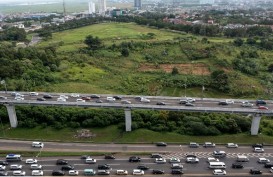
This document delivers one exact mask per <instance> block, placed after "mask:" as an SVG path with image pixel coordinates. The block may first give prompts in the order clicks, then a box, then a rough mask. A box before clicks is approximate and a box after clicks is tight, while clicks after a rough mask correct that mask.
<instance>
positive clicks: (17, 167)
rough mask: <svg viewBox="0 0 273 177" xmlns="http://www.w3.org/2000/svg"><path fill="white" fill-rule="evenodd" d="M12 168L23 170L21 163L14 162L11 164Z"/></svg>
mask: <svg viewBox="0 0 273 177" xmlns="http://www.w3.org/2000/svg"><path fill="white" fill-rule="evenodd" d="M9 169H10V170H21V169H22V165H19V164H12V165H10V166H9Z"/></svg>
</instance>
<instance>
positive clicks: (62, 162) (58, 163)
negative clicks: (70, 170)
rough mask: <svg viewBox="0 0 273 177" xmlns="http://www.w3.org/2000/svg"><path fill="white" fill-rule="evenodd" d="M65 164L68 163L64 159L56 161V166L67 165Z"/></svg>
mask: <svg viewBox="0 0 273 177" xmlns="http://www.w3.org/2000/svg"><path fill="white" fill-rule="evenodd" d="M67 164H68V161H67V160H64V159H58V160H57V161H56V165H67Z"/></svg>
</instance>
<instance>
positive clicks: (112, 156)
mask: <svg viewBox="0 0 273 177" xmlns="http://www.w3.org/2000/svg"><path fill="white" fill-rule="evenodd" d="M104 159H116V158H115V156H114V155H105V156H104Z"/></svg>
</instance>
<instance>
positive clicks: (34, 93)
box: [29, 92, 39, 96]
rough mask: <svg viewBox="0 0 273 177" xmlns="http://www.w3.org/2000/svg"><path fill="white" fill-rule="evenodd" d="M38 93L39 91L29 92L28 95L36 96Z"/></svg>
mask: <svg viewBox="0 0 273 177" xmlns="http://www.w3.org/2000/svg"><path fill="white" fill-rule="evenodd" d="M38 95H39V93H37V92H29V96H38Z"/></svg>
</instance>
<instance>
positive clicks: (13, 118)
mask: <svg viewBox="0 0 273 177" xmlns="http://www.w3.org/2000/svg"><path fill="white" fill-rule="evenodd" d="M5 106H6V107H7V110H8V115H9V122H10V126H11V127H12V128H15V127H17V125H18V122H17V116H16V112H15V107H14V105H9V104H7V105H5Z"/></svg>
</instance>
